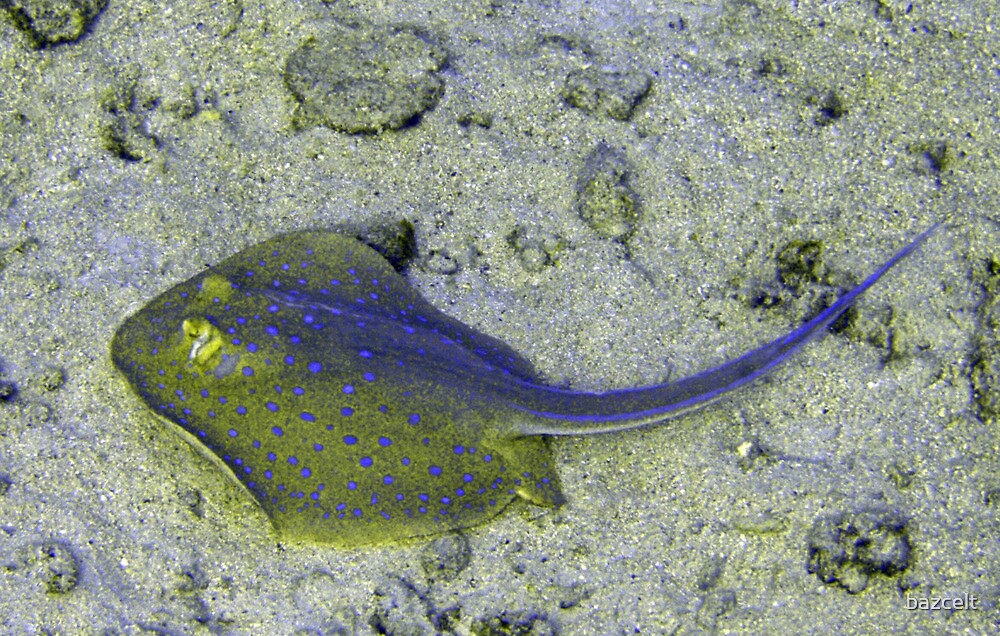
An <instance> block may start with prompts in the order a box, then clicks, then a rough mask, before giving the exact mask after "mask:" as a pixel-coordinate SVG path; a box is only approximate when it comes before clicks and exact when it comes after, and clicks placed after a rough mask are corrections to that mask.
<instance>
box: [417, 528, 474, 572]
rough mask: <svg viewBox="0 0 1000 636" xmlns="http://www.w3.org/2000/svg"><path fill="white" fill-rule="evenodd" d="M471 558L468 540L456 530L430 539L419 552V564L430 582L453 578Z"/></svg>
mask: <svg viewBox="0 0 1000 636" xmlns="http://www.w3.org/2000/svg"><path fill="white" fill-rule="evenodd" d="M471 560H472V548H471V547H469V540H468V539H466V538H465V536H464V535H462V534H459V533H457V532H456V533H454V534H449V535H446V536H443V537H441V538H439V539H435V540H434V541H431V542H430V543H428V544H427V545H426V546H424V548H423V550H421V552H420V566H421V567H422V568H423V570H424V574H425V575H426V576H427V580H428V581H430V582H431V583H434V582H437V581H445V582H447V581H451V580H453V579H454V578H455V577H456V576H458V575H459V574H460V573H461V572H462V570H464V569H465V568H466V567H468V565H469V562H470V561H471Z"/></svg>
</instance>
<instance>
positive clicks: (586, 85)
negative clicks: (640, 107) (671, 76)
mask: <svg viewBox="0 0 1000 636" xmlns="http://www.w3.org/2000/svg"><path fill="white" fill-rule="evenodd" d="M650 86H652V81H651V80H650V79H649V76H648V75H646V74H645V73H642V72H638V71H624V72H621V71H613V70H604V69H600V68H596V67H593V66H592V67H589V68H586V69H583V70H579V71H573V72H572V73H570V74H569V75H567V76H566V83H565V84H564V85H563V89H562V97H563V99H565V100H566V103H568V104H569V105H570V106H574V107H576V108H579V109H580V110H582V111H584V112H585V113H588V114H590V115H598V116H602V117H610V118H611V119H617V120H620V121H627V120H628V119H630V118H631V117H632V112H633V111H634V110H635V107H636V105H637V104H638V103H639V101H640V100H642V98H643V97H645V96H646V93H648V92H649V88H650Z"/></svg>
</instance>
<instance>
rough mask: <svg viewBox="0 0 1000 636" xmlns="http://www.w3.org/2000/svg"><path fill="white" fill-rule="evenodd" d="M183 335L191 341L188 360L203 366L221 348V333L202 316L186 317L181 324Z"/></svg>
mask: <svg viewBox="0 0 1000 636" xmlns="http://www.w3.org/2000/svg"><path fill="white" fill-rule="evenodd" d="M181 328H182V329H183V330H184V337H185V338H186V339H187V340H189V341H192V342H191V351H190V353H189V354H188V362H192V363H194V364H195V365H197V366H202V367H203V366H205V365H206V364H207V363H208V361H209V360H211V359H212V356H214V355H215V354H216V353H218V352H219V349H221V348H222V334H221V333H219V330H218V329H217V328H216V327H215V325H213V324H212V323H210V322H208V321H207V320H205V319H204V318H188V319H187V320H185V321H184V322H183V323H182V324H181Z"/></svg>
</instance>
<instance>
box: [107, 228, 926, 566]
mask: <svg viewBox="0 0 1000 636" xmlns="http://www.w3.org/2000/svg"><path fill="white" fill-rule="evenodd" d="M933 229H934V228H931V229H930V230H928V231H926V232H924V233H923V234H921V235H920V236H919V237H918V238H917V239H915V240H914V241H913V242H912V243H910V245H908V246H907V247H905V248H903V249H902V250H901V251H900V252H898V253H897V254H896V255H895V256H893V257H892V258H891V259H889V260H888V262H886V263H885V264H884V265H883V266H882V267H881V268H879V269H878V270H877V271H875V273H873V274H872V275H871V276H869V277H868V278H867V279H866V280H865V281H864V282H862V283H861V284H860V285H858V286H857V287H855V288H854V289H852V290H850V291H848V292H847V293H846V294H844V295H843V296H842V297H840V298H839V299H838V300H837V301H836V302H835V303H834V304H833V305H831V306H830V307H829V308H827V309H825V310H824V311H822V312H821V313H820V314H819V315H817V316H816V317H815V318H813V319H811V320H809V321H808V322H806V323H805V324H803V325H802V326H800V327H798V328H797V329H795V330H793V331H791V332H790V333H789V334H788V335H786V336H783V337H781V338H778V339H777V340H775V341H773V342H770V343H768V344H765V345H763V346H762V347H760V348H758V349H754V350H752V351H750V352H748V353H746V354H745V355H743V356H742V357H740V358H737V359H735V360H731V361H729V362H726V363H724V364H722V365H720V366H717V367H715V368H712V369H709V370H707V371H703V372H701V373H698V374H697V375H693V376H690V377H686V378H683V379H681V380H678V381H675V382H669V383H666V384H658V385H654V386H645V387H640V388H634V389H624V390H617V391H608V392H604V393H588V392H582V391H573V390H567V389H562V388H555V387H551V386H546V385H545V384H543V383H542V382H540V381H539V380H538V379H537V377H536V375H535V372H534V371H533V369H532V367H531V365H530V364H529V363H528V362H527V361H526V360H525V359H524V358H522V357H521V356H520V355H518V353H517V352H515V351H514V350H513V349H511V348H510V347H509V346H507V345H506V344H504V343H503V342H501V341H499V340H497V339H496V338H492V337H490V336H487V335H484V334H482V333H479V332H478V331H476V330H474V329H472V328H470V327H468V326H466V325H464V324H462V323H461V322H459V321H457V320H455V319H454V318H450V317H449V316H447V315H445V314H444V313H442V312H440V311H438V310H437V309H435V308H434V307H433V306H432V305H430V304H429V303H428V302H427V301H426V300H424V299H423V298H422V297H421V296H420V295H419V294H418V293H417V292H416V291H414V290H413V289H412V288H411V287H410V286H409V285H408V284H407V282H406V280H405V279H404V278H403V277H402V276H400V275H399V274H398V273H396V272H395V271H394V270H393V269H392V267H391V266H390V265H389V263H388V262H387V261H386V260H385V259H383V258H382V256H380V255H379V254H378V253H377V252H376V251H374V250H373V249H371V248H369V247H367V246H366V245H364V244H363V243H361V242H360V241H357V240H355V239H353V238H349V237H345V236H342V235H338V234H336V233H333V232H326V231H312V232H296V233H292V234H286V235H282V236H278V237H276V238H273V239H271V240H268V241H265V242H264V243H261V244H259V245H255V246H253V247H249V248H247V249H245V250H243V251H241V252H239V253H237V254H235V255H234V256H231V257H229V258H227V259H226V260H224V261H222V262H221V263H219V264H218V265H216V266H215V267H211V268H210V269H208V270H206V271H204V272H202V273H200V274H198V275H197V276H195V277H193V278H191V279H190V280H187V281H185V282H183V283H180V284H179V285H177V286H175V287H173V288H172V289H170V290H169V291H167V292H166V293H164V294H162V295H160V296H159V297H157V298H156V299H154V300H153V301H152V302H150V303H149V304H148V305H146V306H145V307H143V308H142V309H141V310H140V311H139V312H138V313H136V314H135V315H133V316H131V317H130V318H128V319H127V320H126V321H125V322H124V323H123V324H122V325H121V327H120V328H119V329H118V331H117V332H116V333H115V336H114V339H113V341H112V343H111V357H112V359H113V361H114V364H115V366H116V367H117V368H118V369H119V370H120V371H121V372H122V373H123V374H124V376H125V377H126V378H127V380H128V383H129V385H130V387H131V388H132V390H133V391H134V392H135V393H136V394H137V395H138V396H139V397H140V398H141V399H142V400H143V401H144V402H145V403H146V404H147V405H148V406H149V408H151V409H152V410H153V411H154V412H155V413H156V414H157V415H159V416H161V417H163V418H165V419H167V420H169V421H170V422H173V423H174V424H176V425H178V426H179V427H180V428H182V429H183V430H184V431H186V432H187V433H189V434H190V437H191V438H193V440H196V441H195V442H194V445H195V446H196V448H197V447H199V446H200V447H201V448H199V450H202V451H204V450H205V449H207V450H208V451H210V454H214V456H215V457H216V458H218V459H221V461H222V462H223V463H224V464H225V466H227V467H228V468H229V470H231V471H232V473H233V474H234V475H235V476H236V477H237V478H238V480H239V482H240V483H242V485H243V486H245V487H246V489H247V490H248V491H249V492H250V493H251V494H252V495H253V497H254V498H255V499H256V500H257V501H258V502H259V504H260V506H261V507H262V508H263V510H264V512H265V513H267V516H268V517H269V518H270V520H271V522H272V523H273V525H274V527H275V529H276V530H277V531H278V533H279V535H280V536H281V537H282V538H283V539H285V540H292V541H306V542H319V543H328V544H335V545H342V546H357V545H365V544H376V543H386V542H398V541H404V540H408V539H413V538H416V537H429V536H433V535H436V534H440V533H443V532H448V531H452V530H456V529H461V528H467V527H470V526H474V525H476V524H480V523H483V522H485V521H487V520H489V519H491V518H492V517H494V516H495V515H497V514H498V513H499V512H500V511H501V510H502V509H503V508H504V507H505V506H506V505H507V504H508V503H510V502H511V501H512V500H514V499H517V498H522V499H526V500H528V501H530V502H532V503H534V504H539V505H543V506H558V505H560V504H561V503H563V502H564V497H563V493H562V490H561V488H560V482H559V476H558V474H557V473H556V470H555V466H554V465H553V460H552V455H551V453H550V450H549V446H548V439H547V438H548V437H549V436H557V435H585V434H591V433H606V432H612V431H624V430H628V429H634V428H637V427H641V426H648V425H652V424H657V423H660V422H664V421H666V420H668V419H671V418H673V417H676V416H678V415H681V414H683V413H686V412H688V411H691V410H692V409H695V408H698V407H701V406H704V405H706V404H709V403H710V402H713V401H714V400H716V399H718V398H719V397H720V396H722V395H724V394H725V393H727V392H729V391H732V390H733V389H736V388H738V387H740V386H743V385H745V384H747V383H749V382H751V381H753V380H755V379H757V378H759V377H761V376H762V375H764V374H765V373H767V372H768V371H770V370H771V369H773V368H774V367H775V366H776V365H778V364H780V363H781V362H783V361H784V360H786V359H787V358H788V357H789V356H791V355H792V354H793V353H795V352H796V351H797V350H798V349H799V348H801V347H802V345H803V344H805V343H806V342H807V341H808V340H809V339H810V338H812V337H814V336H816V335H818V334H820V333H822V332H824V331H825V330H826V329H827V327H828V326H829V325H830V324H831V323H832V322H833V321H834V320H836V319H837V317H838V316H840V315H841V314H842V313H843V312H844V311H845V310H846V309H847V308H849V307H850V306H851V305H852V304H853V303H854V302H855V301H856V300H857V298H858V297H859V296H860V295H861V294H862V293H864V292H865V290H867V289H868V288H869V287H871V286H872V285H873V284H874V283H875V282H876V281H877V280H878V279H879V278H880V277H882V276H883V275H884V274H885V273H886V272H887V271H889V269H890V268H892V267H893V266H894V265H895V264H896V263H897V262H899V261H900V260H901V259H903V258H904V257H906V256H907V255H908V254H909V253H910V252H912V251H913V250H914V249H915V248H916V247H917V246H918V245H919V244H920V243H921V242H922V241H923V240H924V239H926V237H927V236H928V235H929V234H930V232H931V231H932V230H933ZM210 456H211V455H210Z"/></svg>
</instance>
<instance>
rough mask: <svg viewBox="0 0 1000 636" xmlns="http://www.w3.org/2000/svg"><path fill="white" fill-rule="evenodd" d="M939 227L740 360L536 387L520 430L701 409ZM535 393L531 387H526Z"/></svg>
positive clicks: (805, 335) (789, 347) (584, 426)
mask: <svg viewBox="0 0 1000 636" xmlns="http://www.w3.org/2000/svg"><path fill="white" fill-rule="evenodd" d="M939 225H940V224H939V223H935V224H934V225H933V226H931V227H930V228H929V229H927V230H926V231H924V232H923V233H921V234H920V235H919V236H917V238H915V239H914V240H913V241H912V242H911V243H910V244H909V245H907V246H906V247H904V248H903V249H901V250H899V251H898V252H897V253H896V254H895V255H893V257H892V258H890V259H889V260H888V261H886V263H885V264H884V265H882V266H881V267H880V268H878V269H877V270H875V272H874V273H873V274H872V275H870V276H869V277H868V278H866V279H865V280H864V281H863V282H862V283H861V284H859V285H858V286H857V287H854V288H853V289H851V290H850V291H849V292H847V293H846V294H844V295H843V296H841V297H840V298H839V299H837V301H836V302H835V303H833V304H832V305H830V306H829V307H827V308H826V309H824V310H823V311H822V312H820V313H819V315H817V316H816V317H815V318H813V319H811V320H809V321H808V322H806V323H805V324H803V325H802V326H800V327H798V328H797V329H795V330H794V331H792V332H791V333H789V334H787V335H785V336H782V337H781V338H778V339H777V340H774V341H772V342H769V343H768V344H765V345H764V346H762V347H759V348H757V349H754V350H752V351H750V352H748V353H746V354H744V355H742V356H740V357H739V358H736V359H735V360H730V361H729V362H726V363H724V364H721V365H719V366H717V367H714V368H712V369H708V370H706V371H703V372H701V373H698V374H696V375H692V376H689V377H686V378H683V379H681V380H677V381H676V382H668V383H666V384H658V385H654V386H647V387H639V388H636V389H623V390H619V391H608V392H606V393H585V392H579V391H569V390H563V389H556V388H552V387H543V386H538V385H531V386H530V390H526V391H525V393H524V395H525V398H524V399H523V400H518V399H516V398H515V399H514V400H512V401H513V406H514V407H515V408H518V409H520V410H522V411H524V413H525V415H527V416H528V417H526V418H525V420H524V421H523V422H521V423H520V425H519V427H518V428H519V430H520V431H521V432H522V433H524V434H528V435H586V434H593V433H610V432H614V431H623V430H629V429H633V428H639V427H642V426H648V425H651V424H655V423H660V422H663V421H665V420H668V419H672V418H675V417H677V416H680V415H683V414H684V413H687V412H689V411H692V410H694V409H697V408H701V407H702V406H705V405H707V404H711V403H712V402H714V401H716V400H718V399H719V398H721V397H722V396H724V395H725V394H727V393H729V392H730V391H733V390H735V389H738V388H739V387H741V386H744V385H746V384H749V383H751V382H753V381H754V380H757V379H758V378H760V377H762V376H764V375H765V374H767V373H768V372H770V371H771V370H772V369H774V368H775V367H777V366H778V365H779V364H781V363H783V362H784V361H786V360H788V358H790V357H791V356H792V355H794V354H795V353H796V352H797V351H798V350H799V349H800V348H801V347H802V346H803V345H805V344H806V343H807V342H809V341H810V340H811V339H813V338H815V337H816V336H818V335H820V334H822V333H824V332H825V331H826V329H827V328H828V327H829V326H830V325H831V324H832V323H833V322H834V321H836V320H837V318H839V317H840V316H841V315H842V314H843V313H844V312H845V311H847V310H848V309H849V308H850V307H851V306H852V305H853V304H854V303H855V301H857V299H858V298H859V297H860V296H861V295H862V294H863V293H865V292H866V291H867V290H868V289H869V288H870V287H871V286H872V285H874V284H875V283H876V282H878V281H879V279H881V278H882V277H883V276H884V275H885V274H886V273H887V272H888V271H889V270H890V269H892V268H893V266H895V265H896V264H897V263H899V262H900V261H901V260H903V259H904V258H906V257H907V256H909V255H910V254H911V253H912V252H913V251H914V250H916V249H917V248H918V247H919V246H920V245H921V244H922V243H923V242H924V241H926V240H927V239H928V237H930V236H931V234H933V233H934V231H935V230H936V229H937V228H938V227H939ZM525 388H526V389H529V387H525Z"/></svg>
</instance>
